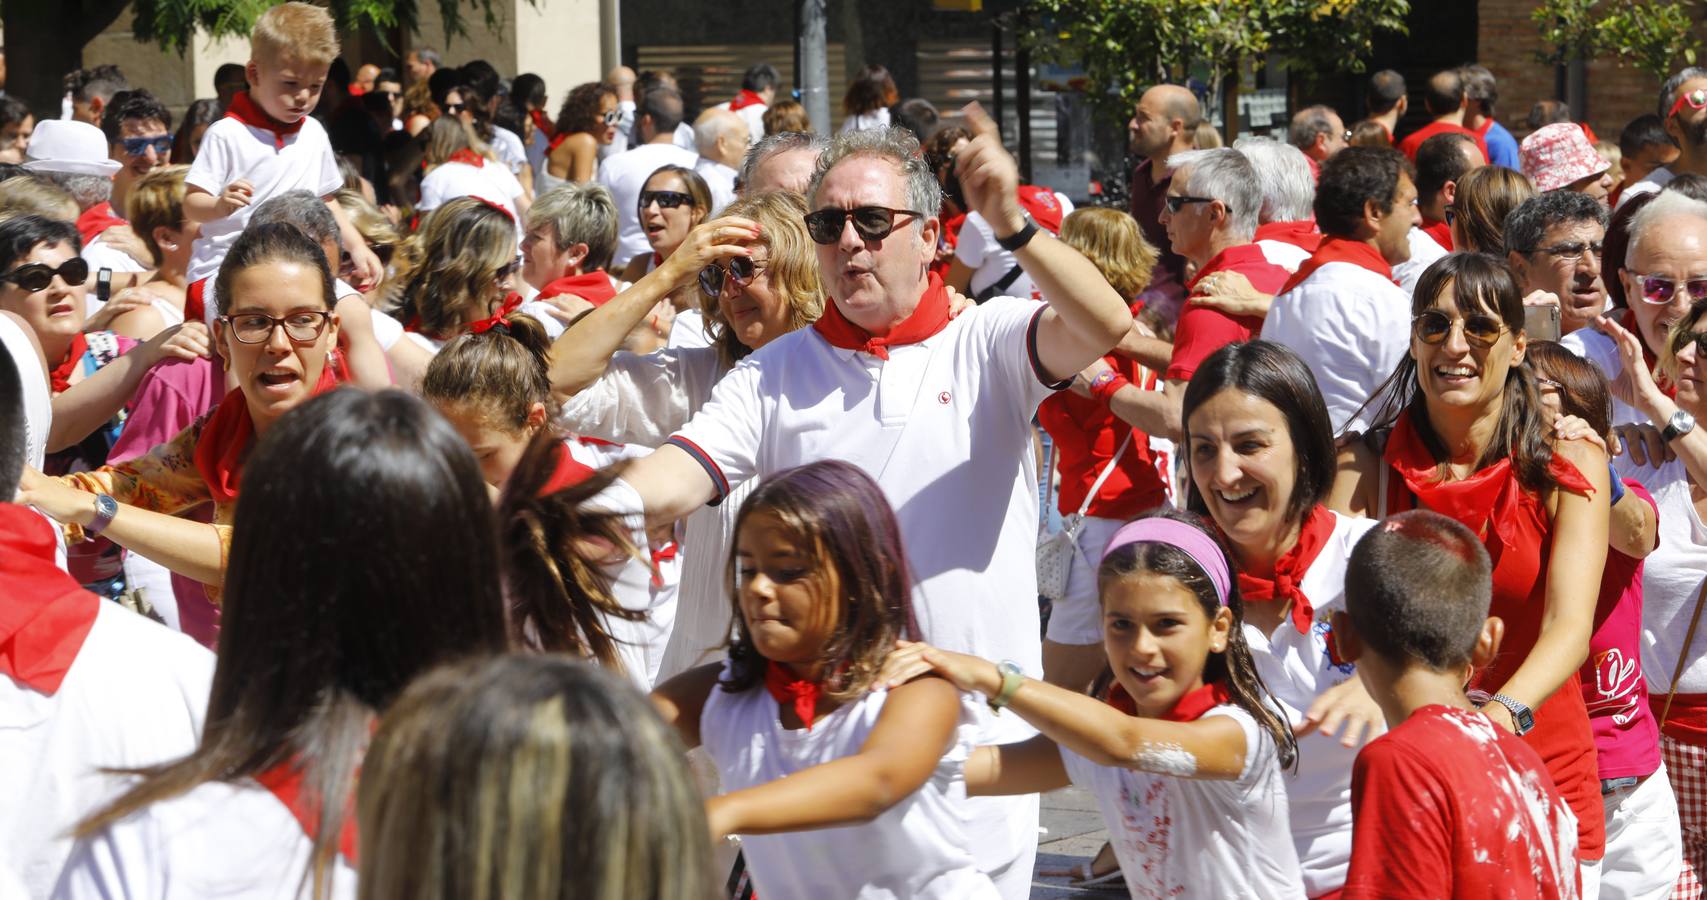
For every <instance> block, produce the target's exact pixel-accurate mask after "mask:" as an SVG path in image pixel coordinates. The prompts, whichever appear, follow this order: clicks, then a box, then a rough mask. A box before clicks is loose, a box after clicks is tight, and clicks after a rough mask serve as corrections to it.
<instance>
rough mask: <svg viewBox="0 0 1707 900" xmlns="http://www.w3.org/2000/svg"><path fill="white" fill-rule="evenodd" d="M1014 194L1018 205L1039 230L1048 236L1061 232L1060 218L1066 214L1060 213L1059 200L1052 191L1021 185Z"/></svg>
mask: <svg viewBox="0 0 1707 900" xmlns="http://www.w3.org/2000/svg"><path fill="white" fill-rule="evenodd" d="M1016 193H1017V195H1018V196H1019V205H1020V206H1023V207H1025V211H1026V212H1027V213H1029V214H1030V215H1031V220H1032V221H1033V222H1036V223H1037V225H1038V227H1039V228H1042V229H1043V230H1044V231H1047V232H1049V233H1050V234H1059V233H1060V232H1061V217H1062V216H1064V215H1066V213H1065V212H1062V210H1061V200H1060V198H1058V197H1056V196H1055V192H1054V191H1052V190H1050V189H1048V188H1046V187H1038V186H1037V185H1034V184H1022V185H1020V186H1019V190H1018V191H1017V192H1016Z"/></svg>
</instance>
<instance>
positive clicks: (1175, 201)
mask: <svg viewBox="0 0 1707 900" xmlns="http://www.w3.org/2000/svg"><path fill="white" fill-rule="evenodd" d="M1214 202H1215V198H1214V197H1187V196H1185V195H1183V194H1180V195H1174V194H1169V195H1168V212H1170V213H1173V214H1174V215H1176V216H1177V215H1179V211H1180V210H1182V209H1184V208H1185V205H1186V204H1187V203H1214Z"/></svg>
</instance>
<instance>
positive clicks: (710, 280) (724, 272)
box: [699, 256, 759, 297]
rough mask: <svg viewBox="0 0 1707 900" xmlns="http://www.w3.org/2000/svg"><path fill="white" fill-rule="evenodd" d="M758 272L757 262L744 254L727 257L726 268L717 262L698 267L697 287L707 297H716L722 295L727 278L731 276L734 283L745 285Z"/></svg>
mask: <svg viewBox="0 0 1707 900" xmlns="http://www.w3.org/2000/svg"><path fill="white" fill-rule="evenodd" d="M758 273H759V264H758V263H755V262H753V261H752V260H751V259H749V258H747V257H745V256H733V257H730V259H729V266H728V268H724V267H723V266H720V265H718V264H717V263H711V264H710V265H708V266H706V267H705V268H703V269H700V270H699V289H700V290H702V291H704V292H705V295H706V296H707V297H718V296H721V295H722V293H723V288H724V286H725V285H727V284H728V283H729V279H731V278H733V279H735V283H736V284H738V285H741V286H742V287H746V286H747V284H748V283H749V282H751V281H752V280H753V276H754V275H757V274H758Z"/></svg>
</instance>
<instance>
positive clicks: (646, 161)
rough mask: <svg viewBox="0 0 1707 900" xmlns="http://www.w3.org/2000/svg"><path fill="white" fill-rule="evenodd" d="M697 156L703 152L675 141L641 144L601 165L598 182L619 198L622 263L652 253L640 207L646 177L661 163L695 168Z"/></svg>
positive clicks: (618, 249) (619, 257) (619, 259)
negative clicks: (679, 144) (642, 222)
mask: <svg viewBox="0 0 1707 900" xmlns="http://www.w3.org/2000/svg"><path fill="white" fill-rule="evenodd" d="M697 159H699V154H697V153H693V152H691V151H688V150H683V149H682V148H680V147H677V146H676V145H674V144H641V145H640V146H638V147H630V148H629V149H628V150H627V151H625V152H623V153H619V154H617V155H615V156H612V157H610V158H609V159H606V160H605V161H604V162H602V163H600V164H599V177H598V182H599V184H602V185H604V186H605V187H607V188H609V189H610V193H611V199H613V200H614V201H616V215H617V246H616V262H617V264H618V265H622V264H625V263H627V262H628V261H629V260H631V259H633V258H634V257H636V256H639V255H640V254H642V253H651V252H652V245H651V244H648V243H647V242H646V232H645V231H643V230H642V229H641V228H640V208H639V206H637V204H638V203H639V201H640V189H641V188H642V187H644V186H645V185H646V179H648V178H650V177H651V176H652V173H653V172H656V171H658V167H660V166H681V167H683V168H686V169H691V168H693V164H694V161H695V160H697Z"/></svg>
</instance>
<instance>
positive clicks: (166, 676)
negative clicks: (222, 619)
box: [0, 602, 213, 897]
mask: <svg viewBox="0 0 1707 900" xmlns="http://www.w3.org/2000/svg"><path fill="white" fill-rule="evenodd" d="M212 687H213V654H212V653H209V652H208V651H207V649H206V648H205V647H202V646H201V645H200V644H197V643H196V642H195V641H193V640H191V639H190V638H189V637H186V636H185V635H182V634H179V633H178V632H175V631H172V630H171V629H169V628H166V627H165V626H163V625H161V624H159V623H157V622H152V621H150V620H148V619H145V618H143V617H142V616H139V615H137V614H136V613H133V612H130V611H129V610H126V609H124V608H123V607H121V606H119V605H117V604H114V603H107V602H100V607H99V609H98V610H97V611H96V613H95V624H94V625H93V626H92V627H91V628H90V630H89V635H88V637H86V638H85V639H84V641H83V646H82V647H81V648H79V649H78V651H77V659H76V660H75V661H74V662H72V664H71V668H70V670H69V671H67V672H66V674H65V680H64V681H62V682H60V685H59V690H57V691H55V692H54V693H53V695H52V696H48V695H45V694H42V693H39V692H37V691H36V690H35V689H33V688H30V687H28V686H26V685H24V684H23V683H21V682H18V681H14V680H12V679H11V678H10V677H9V676H0V723H3V724H0V797H5V798H6V802H4V803H0V867H5V868H9V869H11V870H12V871H13V872H14V873H15V874H16V875H17V876H18V877H19V878H21V879H22V880H23V882H24V884H25V885H27V886H28V887H29V890H30V894H29V895H30V896H32V897H45V896H47V895H48V892H49V891H50V890H51V889H52V887H53V883H54V879H55V878H57V877H58V876H59V870H60V868H61V867H62V866H63V865H64V863H65V859H66V857H67V855H69V854H70V853H71V839H70V838H69V837H68V836H67V833H68V832H69V831H70V830H71V829H72V828H74V827H75V826H76V825H77V823H78V821H80V820H81V819H82V818H83V817H84V816H87V815H89V814H90V813H93V812H95V811H96V810H97V809H98V808H99V807H100V806H101V805H102V804H104V803H106V802H107V801H109V800H111V799H112V798H113V796H114V792H115V791H116V789H118V788H119V787H120V786H121V782H119V781H118V780H116V779H114V778H112V777H111V776H108V775H104V774H102V773H101V772H100V771H99V770H100V769H102V768H106V767H113V768H133V767H138V766H149V765H155V764H158V763H163V762H167V761H170V760H173V759H177V758H179V757H182V756H187V755H188V754H189V753H190V752H191V751H193V750H195V748H196V742H197V740H199V738H200V737H201V729H202V722H203V718H204V716H205V713H206V710H207V698H208V692H209V691H210V690H211V689H212Z"/></svg>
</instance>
